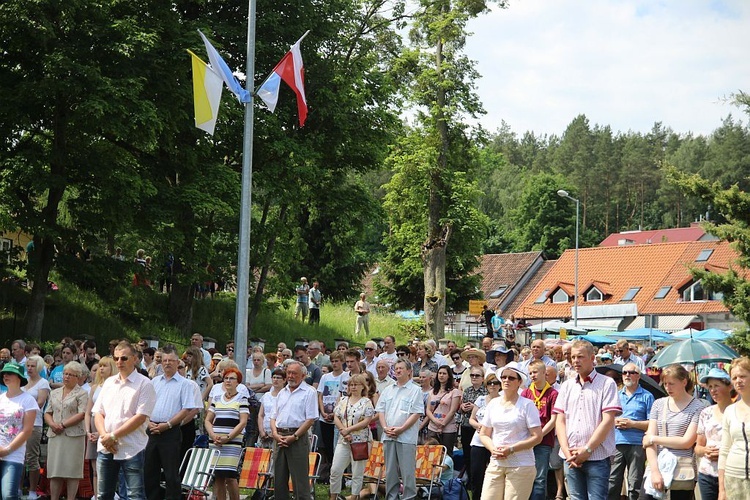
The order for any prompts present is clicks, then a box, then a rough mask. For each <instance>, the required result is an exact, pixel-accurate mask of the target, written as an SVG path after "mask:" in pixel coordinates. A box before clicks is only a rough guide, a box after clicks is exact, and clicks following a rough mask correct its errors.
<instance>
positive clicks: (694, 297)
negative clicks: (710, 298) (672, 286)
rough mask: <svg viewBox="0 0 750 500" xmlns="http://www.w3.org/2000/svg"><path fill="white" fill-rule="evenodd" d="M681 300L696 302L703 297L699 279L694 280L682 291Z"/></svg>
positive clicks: (703, 298)
mask: <svg viewBox="0 0 750 500" xmlns="http://www.w3.org/2000/svg"><path fill="white" fill-rule="evenodd" d="M682 300H683V301H685V302H696V301H699V300H706V299H705V292H704V291H703V286H702V285H701V282H700V280H698V281H696V282H694V283H693V284H691V285H690V286H688V287H686V288H685V289H684V290H683V291H682Z"/></svg>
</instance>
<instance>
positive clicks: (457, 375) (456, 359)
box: [449, 349, 468, 387]
mask: <svg viewBox="0 0 750 500" xmlns="http://www.w3.org/2000/svg"><path fill="white" fill-rule="evenodd" d="M449 356H450V357H451V361H452V362H453V366H452V367H451V372H452V373H453V381H454V382H455V384H454V385H455V386H456V387H458V386H459V385H460V384H461V376H462V375H463V374H464V372H465V371H466V370H467V369H468V366H466V365H465V364H464V361H463V360H462V359H461V351H459V350H458V349H453V350H452V351H451V352H450V354H449ZM467 364H468V363H467Z"/></svg>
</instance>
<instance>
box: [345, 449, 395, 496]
mask: <svg viewBox="0 0 750 500" xmlns="http://www.w3.org/2000/svg"><path fill="white" fill-rule="evenodd" d="M344 477H346V478H351V477H352V475H351V474H350V473H347V474H344ZM384 482H385V452H384V451H383V443H381V442H380V441H373V442H372V448H371V449H370V456H369V457H367V463H366V464H365V471H364V473H363V474H362V484H363V485H365V484H374V485H375V495H374V500H377V499H378V490H379V489H380V485H381V484H383V483H384ZM352 494H355V493H354V492H352Z"/></svg>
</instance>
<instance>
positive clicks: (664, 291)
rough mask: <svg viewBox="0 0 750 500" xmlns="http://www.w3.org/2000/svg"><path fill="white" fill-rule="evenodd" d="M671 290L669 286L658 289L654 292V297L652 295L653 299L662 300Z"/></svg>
mask: <svg viewBox="0 0 750 500" xmlns="http://www.w3.org/2000/svg"><path fill="white" fill-rule="evenodd" d="M671 289H672V287H671V286H663V287H661V288H659V291H658V292H656V295H654V298H655V299H663V298H664V297H666V296H667V294H668V293H669V291H670V290H671Z"/></svg>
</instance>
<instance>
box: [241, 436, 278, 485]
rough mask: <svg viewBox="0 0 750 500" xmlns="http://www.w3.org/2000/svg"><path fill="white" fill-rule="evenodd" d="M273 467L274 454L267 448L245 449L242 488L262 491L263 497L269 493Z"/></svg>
mask: <svg viewBox="0 0 750 500" xmlns="http://www.w3.org/2000/svg"><path fill="white" fill-rule="evenodd" d="M272 466H273V460H272V453H271V450H270V449H265V448H245V449H244V450H243V453H242V465H241V466H240V479H239V481H238V483H239V487H240V488H246V489H251V490H262V491H263V493H264V494H263V496H264V497H265V496H266V493H267V492H268V483H269V479H270V477H271V467H272Z"/></svg>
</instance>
